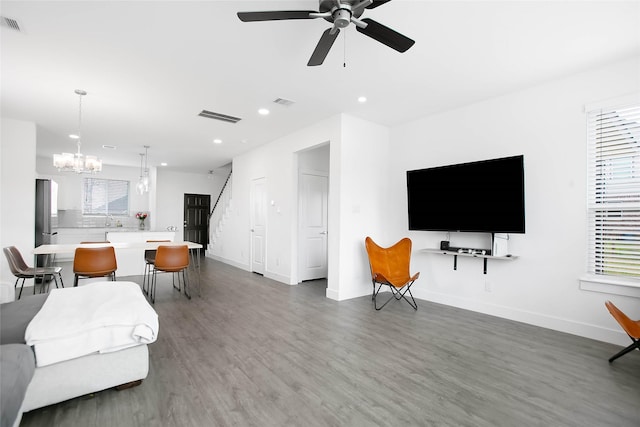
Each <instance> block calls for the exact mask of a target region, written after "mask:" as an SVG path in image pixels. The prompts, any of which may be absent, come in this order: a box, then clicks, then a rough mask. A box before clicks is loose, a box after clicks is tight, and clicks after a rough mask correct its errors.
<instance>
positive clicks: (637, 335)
mask: <svg viewBox="0 0 640 427" xmlns="http://www.w3.org/2000/svg"><path fill="white" fill-rule="evenodd" d="M604 305H605V306H606V307H607V310H609V313H611V315H612V316H613V318H614V319H616V321H617V322H618V323H619V324H620V327H621V328H622V329H624V331H625V332H626V333H627V335H629V338H631V341H633V344H631V345H630V346H629V347H627V348H624V349H622V350H621V351H620V352H618V353H616V354H615V355H613V356H611V358H610V359H609V363H611V362H613V361H614V360H616V359H617V358H618V357H620V356H624V355H625V354H627V353H629V352H630V351H633V350H640V320H631V319H630V318H629V317H628V316H627V315H626V314H624V313H623V312H622V311H620V309H619V308H618V307H616V306H615V305H614V304H613V303H612V302H611V301H607V302H605V303H604Z"/></svg>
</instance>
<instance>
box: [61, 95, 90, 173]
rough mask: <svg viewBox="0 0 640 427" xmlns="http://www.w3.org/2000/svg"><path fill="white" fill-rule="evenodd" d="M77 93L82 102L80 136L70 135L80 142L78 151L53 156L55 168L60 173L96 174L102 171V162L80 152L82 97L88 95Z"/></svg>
mask: <svg viewBox="0 0 640 427" xmlns="http://www.w3.org/2000/svg"><path fill="white" fill-rule="evenodd" d="M75 93H76V94H77V95H78V99H79V101H80V104H79V109H78V111H79V114H78V134H77V135H69V137H70V138H71V139H77V140H78V151H77V152H76V153H75V154H73V153H62V154H54V155H53V166H54V167H56V168H58V170H59V171H64V172H75V173H96V172H100V171H101V170H102V161H101V160H99V159H98V158H97V157H96V156H84V155H83V154H82V153H81V152H80V145H81V144H82V97H83V96H85V95H86V94H87V92H85V91H84V90H82V89H76V90H75Z"/></svg>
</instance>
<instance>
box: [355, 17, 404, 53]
mask: <svg viewBox="0 0 640 427" xmlns="http://www.w3.org/2000/svg"><path fill="white" fill-rule="evenodd" d="M362 22H365V23H366V24H367V26H366V28H360V27H359V26H356V29H357V30H358V32H360V33H362V34H364V35H365V36H369V37H371V38H372V39H374V40H377V41H379V42H380V43H383V44H386V45H387V46H389V47H390V48H392V49H395V50H397V51H398V52H406V51H407V49H409V48H410V47H411V46H413V44H414V43H415V41H413V40H411V39H410V38H409V37H407V36H403V35H402V34H400V33H399V32H397V31H395V30H392V29H391V28H389V27H385V26H384V25H382V24H380V23H379V22H376V21H374V20H373V19H369V18H364V19H362Z"/></svg>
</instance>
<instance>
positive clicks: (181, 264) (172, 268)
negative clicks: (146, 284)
mask: <svg viewBox="0 0 640 427" xmlns="http://www.w3.org/2000/svg"><path fill="white" fill-rule="evenodd" d="M187 267H189V248H188V246H187V245H179V246H167V245H160V246H158V250H157V252H156V258H155V262H154V267H153V276H152V282H151V289H150V298H151V302H152V303H155V302H156V282H157V273H158V272H159V271H161V272H166V273H172V278H171V280H172V283H173V287H174V289H177V290H178V291H180V274H179V273H180V272H182V281H183V283H184V285H183V288H184V293H185V295H186V296H187V297H188V298H190V296H189V294H188V293H187V287H188V283H187V275H186V273H185V271H186V269H187ZM176 273H178V286H177V287H176V284H175V276H176Z"/></svg>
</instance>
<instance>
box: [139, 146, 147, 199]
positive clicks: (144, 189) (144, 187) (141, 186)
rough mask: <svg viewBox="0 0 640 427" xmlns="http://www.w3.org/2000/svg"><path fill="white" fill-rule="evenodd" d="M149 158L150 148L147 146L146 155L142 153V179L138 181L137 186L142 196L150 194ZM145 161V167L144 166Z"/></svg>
mask: <svg viewBox="0 0 640 427" xmlns="http://www.w3.org/2000/svg"><path fill="white" fill-rule="evenodd" d="M148 158H149V146H148V145H145V146H144V153H140V179H139V180H138V184H137V185H136V191H137V192H138V194H140V195H143V194H144V193H147V192H149V167H148V166H147V161H148ZM143 160H144V167H143V166H142V162H143Z"/></svg>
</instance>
